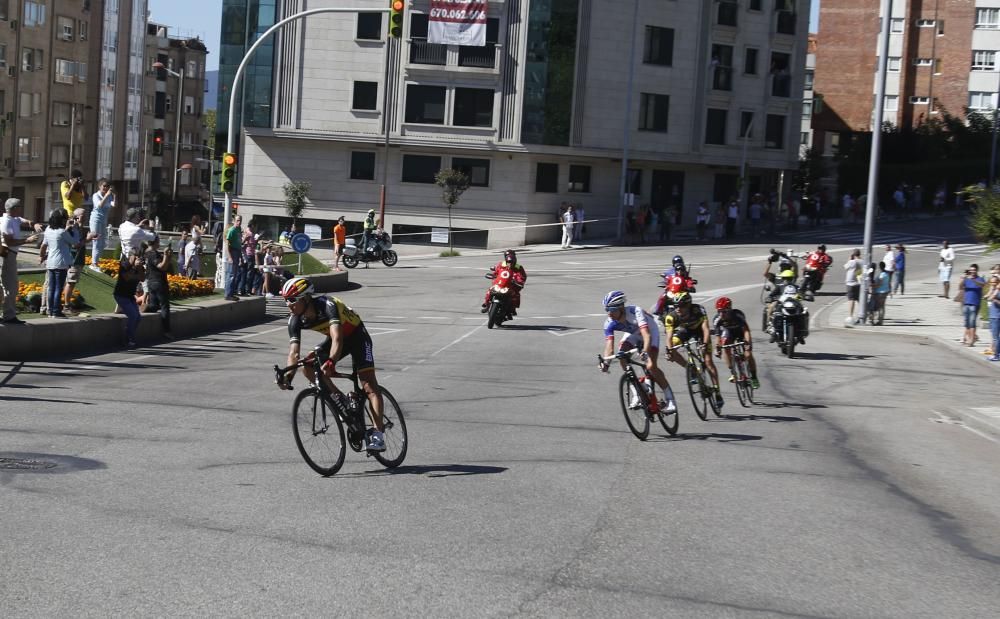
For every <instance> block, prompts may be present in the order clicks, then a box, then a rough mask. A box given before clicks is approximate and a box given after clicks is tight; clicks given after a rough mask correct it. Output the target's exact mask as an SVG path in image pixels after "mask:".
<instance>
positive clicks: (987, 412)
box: [970, 407, 1000, 430]
mask: <svg viewBox="0 0 1000 619" xmlns="http://www.w3.org/2000/svg"><path fill="white" fill-rule="evenodd" d="M970 410H972V411H973V412H975V413H976V414H978V415H982V416H984V417H989V418H991V419H996V420H997V421H1000V408H997V407H989V408H972V409H970ZM981 421H982V422H983V423H985V424H986V425H988V426H990V427H992V428H996V429H997V430H1000V424H995V423H991V422H989V421H986V420H981Z"/></svg>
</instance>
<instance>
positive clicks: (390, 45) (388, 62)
mask: <svg viewBox="0 0 1000 619" xmlns="http://www.w3.org/2000/svg"><path fill="white" fill-rule="evenodd" d="M395 47H396V43H395V37H388V38H387V39H386V45H385V80H383V82H382V83H383V86H382V121H383V122H382V128H383V129H384V131H385V144H384V146H385V152H383V153H382V191H380V192H379V196H378V219H379V221H380V222H381V223H382V228H383V229H385V200H386V194H387V193H388V191H389V129H390V123H391V122H392V115H391V114H389V101H390V97H389V79H390V78H391V77H393V73H392V53H393V51H394V48H395Z"/></svg>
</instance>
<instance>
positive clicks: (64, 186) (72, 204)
mask: <svg viewBox="0 0 1000 619" xmlns="http://www.w3.org/2000/svg"><path fill="white" fill-rule="evenodd" d="M59 195H60V196H62V205H63V209H64V210H65V211H66V220H67V221H69V219H70V217H72V216H73V211H75V210H76V209H78V208H83V200H84V198H85V197H86V195H85V193H84V190H83V172H81V171H80V170H73V171H72V172H71V173H70V177H69V178H68V179H66V180H64V181H63V182H61V183H59Z"/></svg>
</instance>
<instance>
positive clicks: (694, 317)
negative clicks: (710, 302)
mask: <svg viewBox="0 0 1000 619" xmlns="http://www.w3.org/2000/svg"><path fill="white" fill-rule="evenodd" d="M707 320H708V315H707V314H706V313H705V308H704V307H702V306H700V305H698V304H697V303H692V304H691V311H689V312H688V315H687V317H681V315H680V314H679V313H678V311H677V309H676V308H674V310H673V311H672V312H670V313H669V314H667V315H666V317H665V318H664V319H663V324H665V325H666V326H667V328H668V329H673V330H675V331H677V330H680V329H686V330H688V331H694V330H696V329H701V325H702V324H703V323H704V322H705V321H707Z"/></svg>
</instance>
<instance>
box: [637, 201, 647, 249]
mask: <svg viewBox="0 0 1000 619" xmlns="http://www.w3.org/2000/svg"><path fill="white" fill-rule="evenodd" d="M647 225H649V207H648V206H646V205H645V204H644V205H642V206H640V207H639V210H638V211H636V213H635V228H636V230H637V231H638V232H639V244H640V245H645V244H646V226H647Z"/></svg>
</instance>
